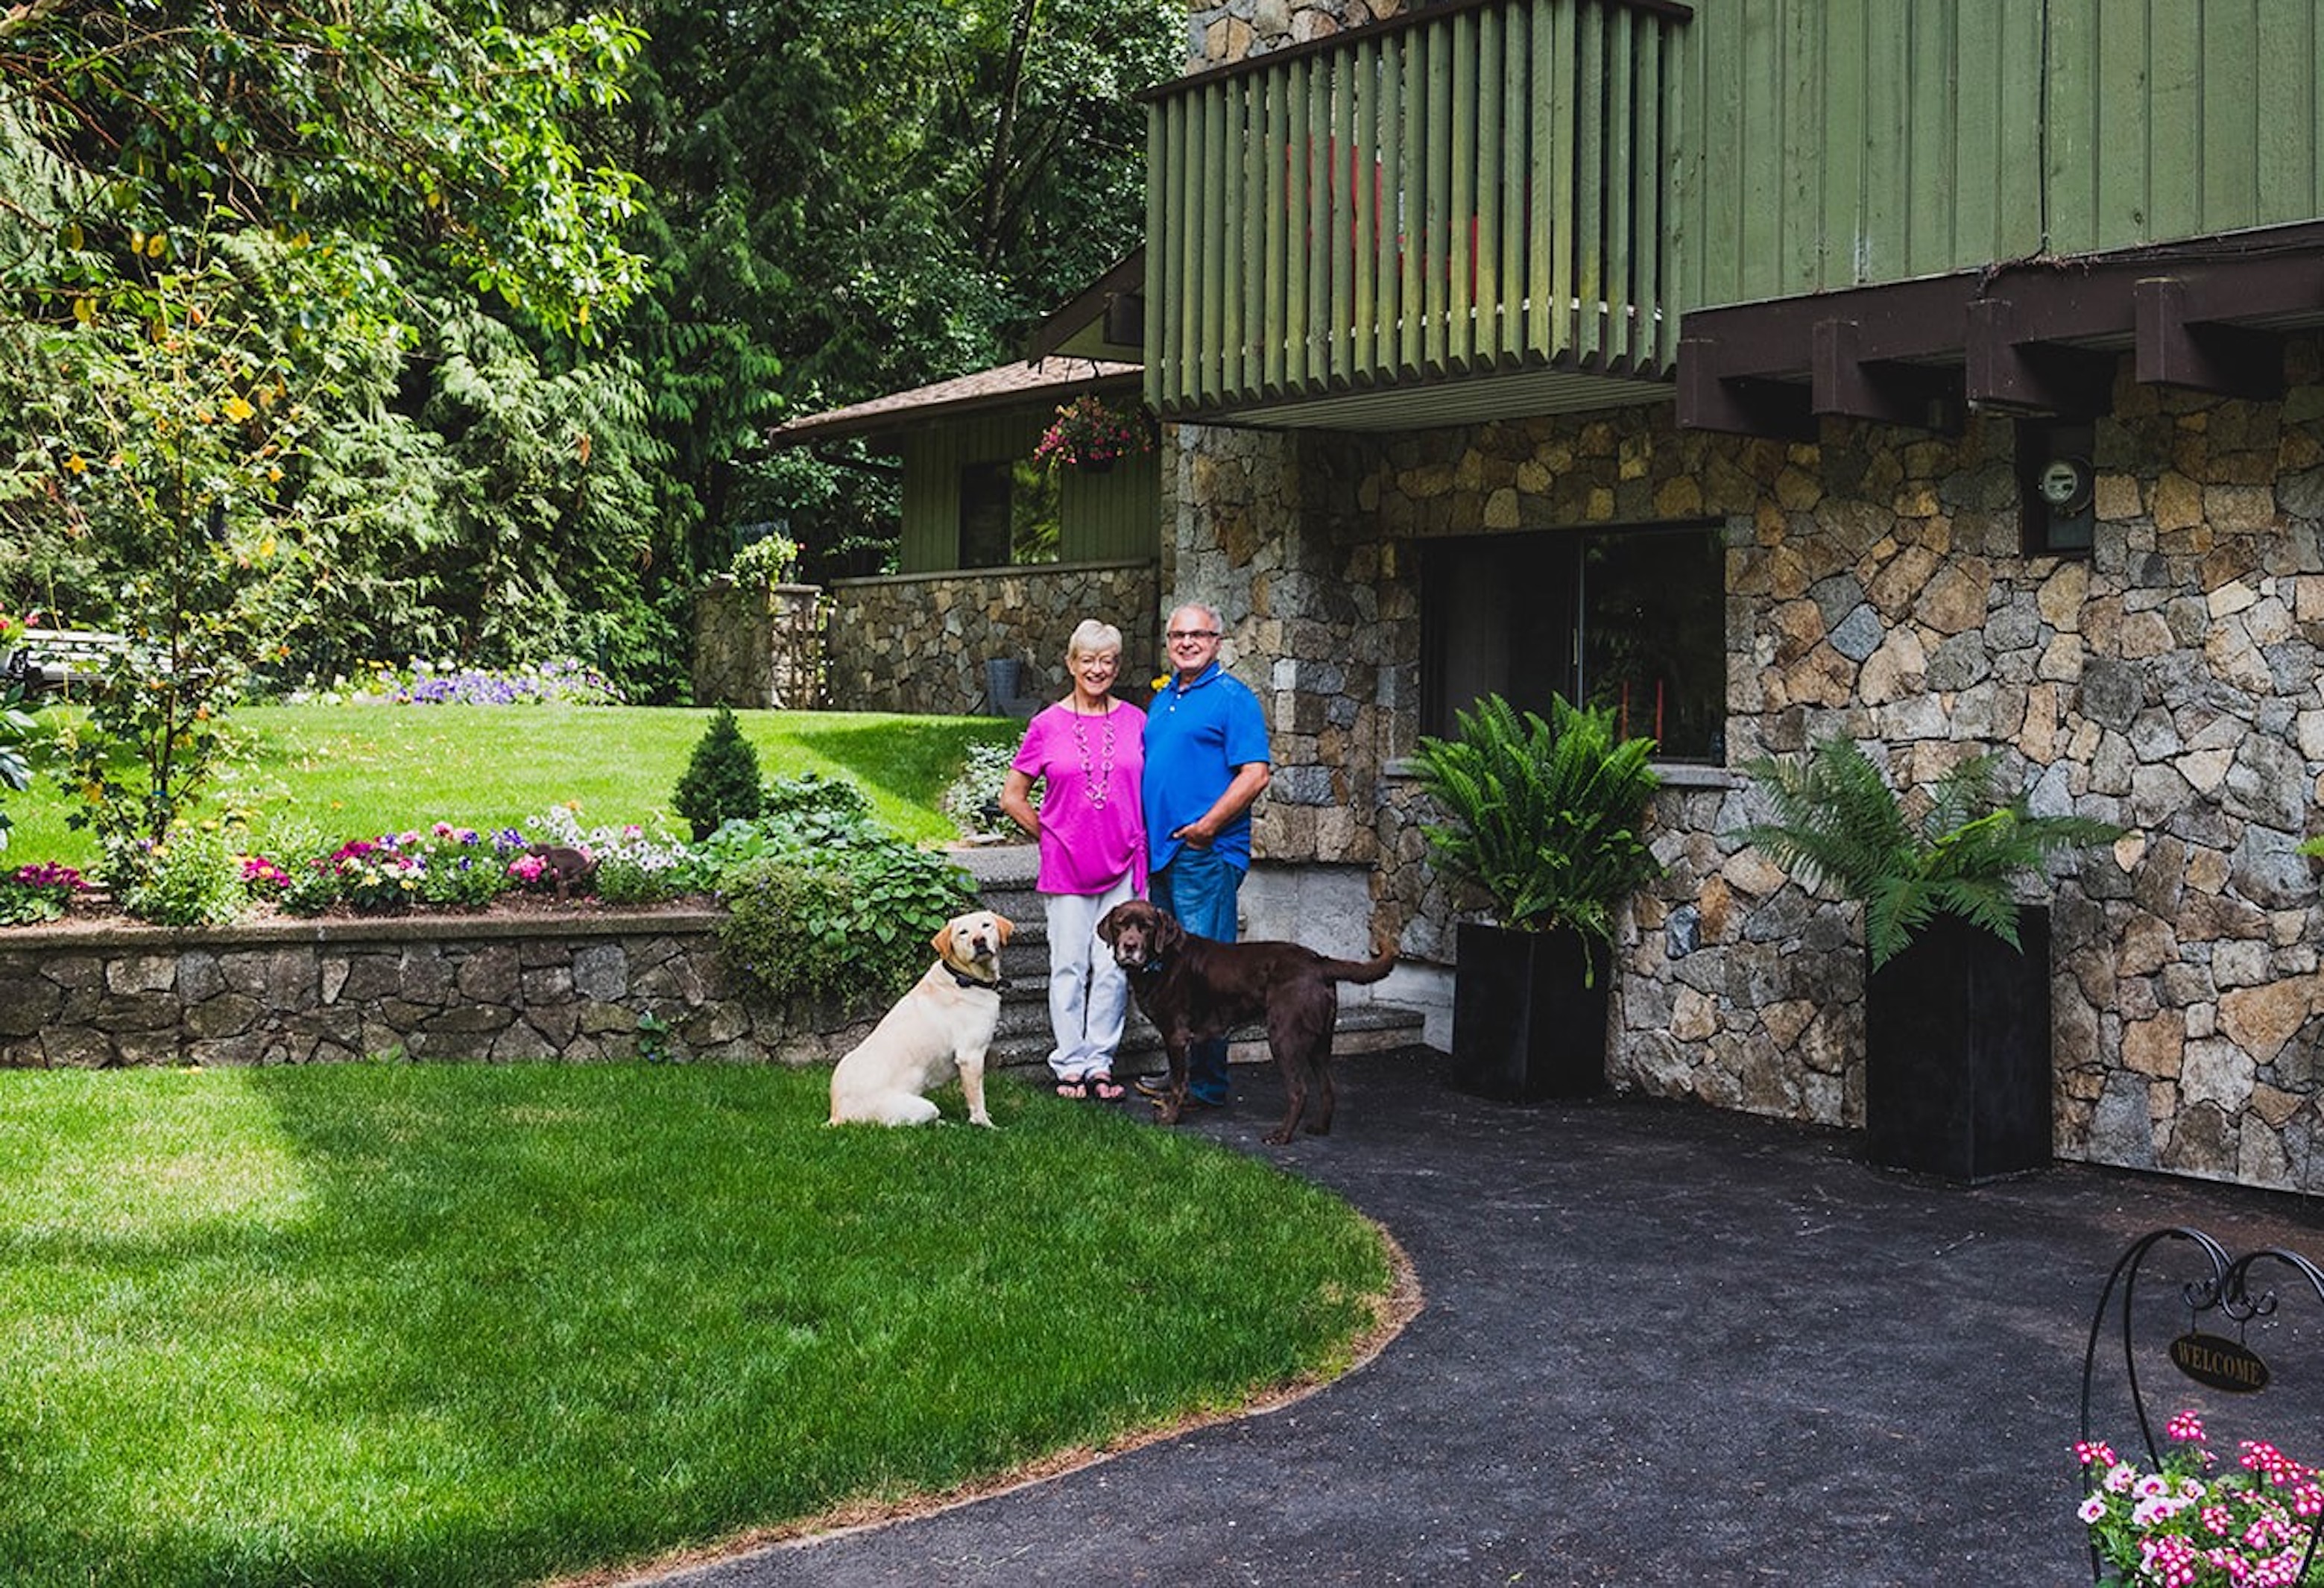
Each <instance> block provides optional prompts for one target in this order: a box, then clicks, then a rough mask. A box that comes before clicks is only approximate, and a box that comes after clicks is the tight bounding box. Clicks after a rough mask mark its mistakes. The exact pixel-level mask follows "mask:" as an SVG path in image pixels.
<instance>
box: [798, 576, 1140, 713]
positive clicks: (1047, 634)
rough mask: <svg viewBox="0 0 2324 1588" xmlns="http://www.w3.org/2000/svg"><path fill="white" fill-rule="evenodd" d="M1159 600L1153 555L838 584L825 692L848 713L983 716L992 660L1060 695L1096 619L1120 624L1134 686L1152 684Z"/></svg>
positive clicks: (1125, 672) (1126, 675) (1125, 669)
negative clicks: (1070, 656)
mask: <svg viewBox="0 0 2324 1588" xmlns="http://www.w3.org/2000/svg"><path fill="white" fill-rule="evenodd" d="M1084 618H1097V619H1100V620H1102V621H1103V622H1105V623H1111V624H1113V625H1114V626H1115V627H1116V628H1118V629H1120V631H1121V633H1122V679H1123V682H1124V684H1125V685H1127V684H1129V683H1130V682H1132V681H1133V680H1134V681H1136V682H1138V683H1139V684H1143V683H1144V681H1145V679H1146V678H1147V676H1148V675H1147V674H1146V673H1145V671H1144V670H1143V669H1146V668H1148V667H1149V666H1152V665H1155V663H1156V660H1157V658H1158V657H1159V656H1160V655H1161V649H1160V645H1161V641H1160V628H1161V623H1160V614H1159V613H1158V612H1157V594H1156V585H1155V570H1154V564H1153V563H1152V562H1150V561H1137V562H1082V563H1053V564H1050V565H1048V566H1047V567H1041V568H974V569H968V570H965V571H963V572H958V573H944V574H899V575H891V576H888V577H881V578H871V579H839V580H835V581H834V582H833V585H832V586H831V595H830V599H829V615H828V617H827V619H826V628H825V658H826V665H825V688H826V697H827V699H828V701H829V703H830V705H831V706H833V707H834V708H835V709H836V710H841V711H901V712H932V713H936V714H937V715H940V716H961V715H964V714H973V713H978V712H982V711H985V710H988V709H989V706H987V703H986V698H985V688H984V664H985V663H986V662H987V661H991V660H1003V659H1010V658H1013V659H1016V660H1021V661H1025V662H1028V663H1030V664H1031V665H1032V667H1033V669H1034V671H1035V675H1036V678H1037V680H1038V682H1039V687H1040V688H1041V689H1042V690H1044V691H1050V690H1054V693H1055V695H1056V696H1060V697H1061V696H1063V695H1064V693H1065V642H1066V640H1067V639H1069V638H1070V637H1071V636H1072V634H1073V632H1074V627H1075V626H1076V625H1077V624H1079V623H1081V621H1082V620H1083V619H1084Z"/></svg>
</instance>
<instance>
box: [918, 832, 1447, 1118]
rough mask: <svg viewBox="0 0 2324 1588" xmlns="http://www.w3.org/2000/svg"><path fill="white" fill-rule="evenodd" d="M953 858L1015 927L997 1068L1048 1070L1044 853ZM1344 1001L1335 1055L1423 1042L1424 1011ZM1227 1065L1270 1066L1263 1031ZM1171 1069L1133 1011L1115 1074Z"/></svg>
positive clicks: (1015, 848) (994, 852)
mask: <svg viewBox="0 0 2324 1588" xmlns="http://www.w3.org/2000/svg"><path fill="white" fill-rule="evenodd" d="M953 854H954V857H955V858H957V859H958V860H959V861H960V862H961V863H962V864H963V865H964V866H966V867H967V868H968V870H969V872H971V873H972V874H973V875H974V876H975V877H976V879H977V884H978V889H979V893H980V897H981V898H982V900H983V903H984V906H985V908H986V909H992V910H997V911H999V912H1000V913H1001V914H1002V915H1005V916H1007V917H1008V918H1009V919H1010V920H1011V921H1013V922H1015V923H1016V927H1017V929H1016V931H1015V932H1014V933H1012V934H1011V935H1010V939H1009V948H1008V951H1007V952H1006V953H1005V954H1004V955H1003V956H1001V966H1002V969H1003V970H1004V972H1005V973H1006V974H1007V975H1008V978H1009V990H1008V991H1007V992H1005V993H1003V994H1002V995H1001V1026H1000V1029H999V1030H998V1031H997V1032H996V1033H995V1035H994V1037H993V1042H992V1052H991V1057H992V1059H993V1062H994V1063H996V1064H997V1065H999V1066H1002V1067H1010V1066H1028V1065H1038V1064H1042V1063H1044V1062H1046V1061H1047V1058H1048V1057H1049V934H1048V929H1047V924H1046V916H1045V912H1044V911H1043V909H1042V908H1041V896H1040V894H1039V893H1037V891H1034V888H1033V875H1034V872H1035V870H1036V868H1037V866H1038V864H1039V861H1040V856H1039V854H1038V852H1037V850H1036V849H1035V847H1034V846H1033V845H1030V844H993V845H963V846H962V847H960V848H958V849H955V850H954V851H953ZM1340 996H1341V1003H1340V1019H1339V1024H1338V1025H1337V1026H1336V1027H1335V1028H1334V1030H1333V1038H1332V1051H1333V1053H1377V1052H1380V1051H1382V1050H1384V1049H1387V1048H1402V1047H1405V1046H1406V1045H1407V1044H1411V1043H1416V1042H1418V1041H1420V1040H1421V1034H1422V1029H1423V1027H1424V1026H1425V1024H1426V1019H1425V1015H1424V1014H1423V1013H1422V1011H1418V1010H1414V1009H1405V1008H1402V1007H1400V1006H1398V1005H1397V1004H1392V1003H1382V1002H1377V1001H1365V1002H1351V994H1350V992H1348V991H1343V992H1342V993H1341V995H1340ZM1227 1060H1228V1062H1229V1063H1231V1064H1258V1065H1272V1064H1273V1063H1274V1062H1275V1058H1274V1055H1272V1054H1271V1053H1269V1052H1268V1047H1267V1032H1266V1031H1265V1029H1262V1028H1260V1027H1258V1026H1251V1027H1247V1028H1245V1029H1240V1030H1238V1031H1236V1032H1234V1033H1233V1034H1232V1035H1231V1036H1230V1037H1229V1038H1228V1039H1227ZM1167 1067H1168V1062H1167V1059H1165V1058H1164V1057H1163V1053H1162V1039H1161V1037H1160V1035H1159V1034H1157V1032H1156V1031H1155V1029H1154V1028H1153V1026H1152V1025H1151V1024H1150V1023H1148V1020H1147V1019H1146V1017H1145V1016H1144V1015H1142V1014H1139V1012H1138V1010H1137V1008H1136V1006H1135V1005H1133V1006H1132V1007H1131V1009H1130V1021H1129V1025H1128V1028H1127V1029H1125V1030H1124V1031H1123V1033H1122V1039H1121V1048H1120V1053H1119V1054H1118V1055H1117V1057H1116V1059H1115V1073H1116V1074H1118V1075H1121V1076H1139V1075H1147V1074H1149V1073H1157V1072H1159V1071H1161V1070H1163V1069H1166V1068H1167Z"/></svg>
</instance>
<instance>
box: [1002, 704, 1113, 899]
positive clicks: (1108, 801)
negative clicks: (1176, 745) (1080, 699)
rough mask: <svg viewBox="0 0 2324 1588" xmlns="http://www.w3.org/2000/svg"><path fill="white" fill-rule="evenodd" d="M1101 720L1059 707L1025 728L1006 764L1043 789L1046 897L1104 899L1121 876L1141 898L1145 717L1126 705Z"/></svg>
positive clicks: (1041, 883) (1041, 878)
mask: <svg viewBox="0 0 2324 1588" xmlns="http://www.w3.org/2000/svg"><path fill="white" fill-rule="evenodd" d="M1112 705H1113V709H1112V710H1111V711H1110V712H1108V713H1107V714H1106V715H1105V716H1102V717H1099V716H1077V715H1075V713H1074V708H1073V707H1072V706H1070V705H1067V704H1065V703H1063V702H1060V703H1059V704H1057V705H1056V706H1049V707H1047V709H1045V710H1043V711H1042V712H1041V713H1040V714H1039V715H1038V716H1035V717H1034V719H1033V720H1032V721H1031V722H1030V723H1028V724H1027V725H1026V726H1025V742H1024V743H1022V744H1020V745H1019V746H1018V747H1017V759H1016V760H1014V761H1012V762H1010V765H1011V766H1013V767H1015V768H1016V769H1017V770H1018V771H1020V772H1023V773H1025V774H1026V775H1027V776H1028V777H1029V778H1031V779H1033V780H1035V781H1037V782H1038V783H1040V784H1041V785H1042V789H1041V870H1040V872H1039V874H1038V875H1037V877H1036V878H1035V879H1034V883H1033V885H1034V886H1035V887H1036V888H1038V889H1039V890H1040V891H1042V892H1044V893H1102V892H1104V891H1106V890H1107V889H1108V888H1111V887H1112V886H1113V885H1114V883H1116V882H1120V880H1121V879H1122V877H1123V876H1124V875H1125V874H1127V875H1128V876H1129V877H1130V879H1131V880H1130V886H1131V887H1132V888H1133V889H1134V890H1135V891H1137V893H1138V894H1139V897H1140V898H1143V897H1144V896H1145V893H1146V823H1145V819H1144V818H1143V817H1141V816H1140V815H1139V799H1138V780H1139V774H1140V772H1141V771H1143V770H1144V769H1145V765H1146V714H1145V713H1144V712H1142V711H1140V710H1139V709H1138V707H1136V706H1132V705H1130V703H1129V702H1128V701H1125V700H1116V701H1114V702H1113V703H1112Z"/></svg>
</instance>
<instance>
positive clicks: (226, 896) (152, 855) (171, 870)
mask: <svg viewBox="0 0 2324 1588" xmlns="http://www.w3.org/2000/svg"><path fill="white" fill-rule="evenodd" d="M247 900H248V895H247V894H246V893H245V892H244V890H243V885H242V857H241V856H240V855H239V854H235V851H234V847H233V845H230V844H228V843H227V842H226V834H225V831H224V830H223V829H222V828H219V827H217V826H211V825H208V824H195V823H190V822H180V824H178V825H177V826H174V827H171V829H170V831H169V833H168V835H167V836H165V837H164V838H163V840H162V841H161V843H159V844H156V845H153V846H152V849H151V850H148V851H146V852H145V854H144V856H143V864H141V865H139V866H137V867H135V868H134V870H132V871H131V872H130V873H129V880H128V881H127V882H126V883H125V884H124V885H122V891H121V907H122V908H123V909H125V910H127V911H128V912H129V913H130V914H131V915H133V916H135V917H136V918H137V919H139V920H143V921H152V923H153V924H154V925H156V926H162V927H216V926H223V925H225V924H226V922H228V921H231V920H233V919H235V918H236V917H237V916H239V915H241V914H242V911H243V907H244V904H245V903H246V902H247Z"/></svg>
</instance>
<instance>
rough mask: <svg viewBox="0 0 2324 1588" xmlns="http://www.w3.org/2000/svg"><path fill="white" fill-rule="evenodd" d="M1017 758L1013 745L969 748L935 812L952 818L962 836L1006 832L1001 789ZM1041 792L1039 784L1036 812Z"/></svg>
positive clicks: (987, 742)
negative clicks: (997, 828) (939, 811)
mask: <svg viewBox="0 0 2324 1588" xmlns="http://www.w3.org/2000/svg"><path fill="white" fill-rule="evenodd" d="M1016 757H1017V745H1016V743H1015V742H1014V741H1005V740H1000V739H981V740H978V741H977V742H976V743H973V744H971V745H970V746H969V747H968V756H967V759H966V760H965V761H964V762H962V763H961V769H960V776H958V777H956V778H954V780H952V783H951V784H950V786H949V787H947V788H946V789H945V791H944V793H943V795H942V797H940V798H939V799H937V801H936V808H938V809H939V810H942V811H943V812H944V813H945V815H946V816H948V817H952V819H953V822H954V825H955V826H958V827H959V828H960V830H961V832H962V833H963V834H964V835H974V834H977V833H990V832H991V831H993V830H994V829H995V828H996V827H1000V828H1003V829H1006V828H1008V827H1009V826H1010V821H1009V818H1008V817H1005V816H1002V815H1001V781H1002V780H1004V779H1006V778H1007V777H1008V775H1009V763H1010V762H1011V761H1013V760H1015V759H1016ZM1042 789H1043V785H1042V784H1040V783H1035V784H1034V785H1033V789H1032V794H1031V799H1032V802H1033V808H1034V809H1035V810H1038V809H1040V808H1041V794H1042Z"/></svg>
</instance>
